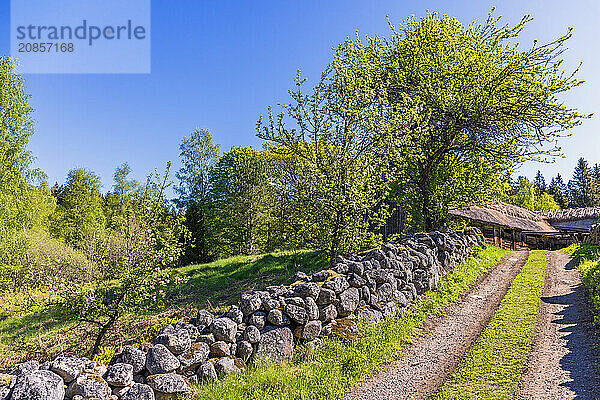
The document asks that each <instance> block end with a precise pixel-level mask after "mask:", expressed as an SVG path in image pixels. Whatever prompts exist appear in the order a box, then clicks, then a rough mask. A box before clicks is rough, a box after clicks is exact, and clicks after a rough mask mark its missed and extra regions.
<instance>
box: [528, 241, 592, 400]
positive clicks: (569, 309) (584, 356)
mask: <svg viewBox="0 0 600 400" xmlns="http://www.w3.org/2000/svg"><path fill="white" fill-rule="evenodd" d="M548 262H549V266H548V273H547V276H546V286H545V288H544V294H543V297H542V304H541V307H540V314H539V318H538V323H537V327H536V334H535V337H534V345H533V347H532V351H531V353H530V357H529V362H528V367H527V370H526V373H525V375H524V379H523V386H522V390H521V393H520V398H521V399H523V400H525V399H528V400H531V399H536V400H537V399H539V400H542V399H544V400H570V399H578V400H594V399H600V377H599V375H598V367H599V365H598V363H597V360H598V358H597V356H598V354H597V350H595V349H596V348H597V346H598V344H599V342H598V338H597V337H596V335H595V332H594V327H593V314H592V310H591V308H590V307H591V304H590V302H589V297H588V294H587V293H586V289H585V287H584V286H583V285H582V283H581V279H580V278H579V273H578V271H577V269H576V267H575V263H574V262H573V261H570V259H569V257H568V256H567V255H566V254H564V253H562V252H560V251H554V252H549V253H548Z"/></svg>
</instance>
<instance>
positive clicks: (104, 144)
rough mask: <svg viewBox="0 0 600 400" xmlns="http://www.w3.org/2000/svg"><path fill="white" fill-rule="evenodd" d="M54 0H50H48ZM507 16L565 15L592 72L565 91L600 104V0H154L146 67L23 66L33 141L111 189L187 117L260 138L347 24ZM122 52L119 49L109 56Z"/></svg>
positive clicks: (161, 154) (229, 142)
mask: <svg viewBox="0 0 600 400" xmlns="http://www.w3.org/2000/svg"><path fill="white" fill-rule="evenodd" d="M49 1H50V0H49ZM0 2H1V6H0V27H2V28H1V29H2V31H3V33H2V34H1V35H0V54H3V55H8V54H9V52H10V49H9V25H10V21H9V16H10V12H9V3H10V2H9V0H0ZM494 4H497V8H498V11H497V12H498V13H499V14H501V15H503V16H504V17H505V19H506V20H507V21H510V22H515V21H517V20H518V19H519V18H520V17H521V16H522V15H523V14H525V13H531V14H533V16H534V17H535V21H534V22H532V23H531V24H530V25H529V27H528V28H527V30H526V32H525V33H524V34H523V35H522V38H521V40H520V41H521V42H522V43H527V44H529V43H530V42H531V41H532V40H533V39H534V38H538V39H540V40H544V39H550V38H553V37H556V36H557V35H558V34H561V33H563V32H565V31H566V29H567V27H568V26H573V27H574V28H575V36H574V38H573V39H572V40H571V42H570V44H569V51H568V52H567V53H565V58H566V59H567V66H575V65H577V63H578V62H579V61H582V62H583V67H582V69H581V74H580V76H581V78H583V79H585V80H586V81H587V83H586V84H585V85H584V86H583V87H580V88H577V89H576V90H575V91H574V92H573V93H572V94H569V95H568V97H565V101H567V103H568V104H570V105H573V106H576V107H578V108H580V109H581V110H583V111H585V112H597V111H598V110H599V105H600V60H599V57H600V51H599V50H600V44H598V33H599V26H598V25H599V24H600V2H596V1H592V0H589V1H580V0H573V1H568V2H565V1H564V0H563V1H555V0H551V1H548V0H546V1H528V0H522V1H512V0H511V1H502V2H496V3H494V2H488V1H479V0H474V1H448V0H445V1H408V0H403V1H398V0H386V1H382V0H373V1H359V0H350V1H349V0H344V1H341V0H340V1H337V0H336V1H333V0H330V1H322V0H320V1H312V0H311V1H281V0H278V1H253V2H249V1H238V0H230V1H223V2H217V1H206V0H194V1H183V0H179V1H166V0H153V1H152V73H151V74H148V75H26V76H25V79H26V89H27V91H28V92H29V93H30V94H31V95H32V104H33V106H34V107H35V109H36V111H35V114H34V118H35V121H36V126H35V134H34V136H33V137H32V138H31V141H30V148H31V150H32V151H33V153H34V155H35V156H36V157H37V161H36V166H37V167H40V168H42V169H43V170H44V171H45V172H46V173H47V174H48V177H49V179H48V180H49V182H50V184H53V183H54V182H55V181H58V182H59V183H62V182H64V180H65V176H66V174H67V172H68V171H69V170H70V169H72V168H73V167H76V166H82V167H85V168H88V169H90V170H92V171H94V172H96V173H97V174H99V175H100V176H101V177H102V180H103V184H104V190H110V187H111V185H112V175H113V172H114V169H115V167H116V166H117V165H119V164H120V163H122V162H124V161H127V162H129V163H130V165H131V166H132V168H133V170H134V175H135V176H136V177H137V178H141V177H143V176H145V175H146V174H147V173H148V172H149V171H151V170H152V169H153V168H154V167H160V166H162V165H164V163H165V162H166V161H167V160H172V161H173V162H174V165H175V167H177V166H178V153H179V152H178V146H179V142H180V141H181V139H182V137H183V136H185V135H188V134H189V133H190V132H191V131H192V130H193V129H194V128H196V127H203V128H208V129H210V130H211V131H212V132H213V136H214V138H215V140H216V141H217V142H218V143H220V144H221V145H222V149H224V150H227V149H229V148H230V147H231V146H233V145H250V146H254V147H256V148H259V147H260V146H261V143H260V141H259V140H258V139H257V138H256V136H255V123H256V120H257V118H258V116H259V115H260V114H261V113H264V112H265V110H266V108H267V106H268V105H269V104H276V103H277V102H280V101H281V102H285V101H286V100H287V90H288V89H289V88H290V87H292V77H293V76H294V74H295V71H296V69H298V68H299V69H301V70H302V71H303V73H304V74H305V75H307V76H309V77H317V76H318V75H319V73H320V71H321V70H322V68H323V67H324V66H325V65H326V64H327V63H328V61H329V60H330V57H331V54H332V51H331V48H332V47H333V46H335V45H336V44H338V43H339V42H341V41H342V40H343V39H344V38H345V37H346V36H349V35H350V36H352V35H354V31H355V29H359V31H360V32H361V34H370V35H372V34H384V35H385V34H387V31H388V28H387V22H386V15H389V16H390V18H391V20H392V22H400V21H401V20H402V19H404V18H406V17H407V16H410V15H411V14H415V15H417V16H420V15H423V14H424V13H425V12H426V10H431V11H439V12H441V13H446V14H449V15H452V16H456V17H458V18H459V19H460V20H461V21H463V22H464V23H465V24H468V23H469V22H470V21H472V20H473V19H476V20H478V21H481V20H483V19H484V18H485V17H486V16H487V12H488V11H489V9H490V8H491V6H492V5H494ZM115 62H118V60H115ZM598 128H599V124H598V119H597V118H593V119H591V120H588V121H586V122H585V123H584V125H583V126H581V127H578V128H576V129H574V130H573V131H572V133H573V136H572V137H570V138H567V139H565V140H564V141H563V142H562V145H563V148H564V151H565V153H566V158H565V159H561V160H558V162H557V163H556V164H551V165H546V164H543V165H538V164H531V165H525V166H524V167H523V168H522V169H521V171H520V172H521V173H524V174H526V175H529V176H531V175H533V174H534V173H535V171H536V170H537V169H541V170H542V172H543V173H544V174H545V175H546V177H547V179H548V180H549V178H550V177H551V176H553V175H555V174H556V173H557V172H561V173H564V174H565V175H567V177H570V176H571V173H572V169H573V167H574V165H575V162H576V160H577V158H578V157H581V156H583V157H585V158H587V159H588V160H589V161H593V162H600V151H598V149H599V148H600V133H599V129H598Z"/></svg>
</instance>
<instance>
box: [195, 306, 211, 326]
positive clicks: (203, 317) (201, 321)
mask: <svg viewBox="0 0 600 400" xmlns="http://www.w3.org/2000/svg"><path fill="white" fill-rule="evenodd" d="M214 320H215V316H214V315H212V313H211V312H210V311H206V310H200V311H198V316H197V317H196V324H197V325H198V326H209V325H210V324H212V323H213V321H214Z"/></svg>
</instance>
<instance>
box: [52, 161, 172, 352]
mask: <svg viewBox="0 0 600 400" xmlns="http://www.w3.org/2000/svg"><path fill="white" fill-rule="evenodd" d="M169 167H170V164H169V165H168V167H167V171H166V172H165V174H164V176H161V175H160V174H157V173H155V174H153V175H151V176H150V177H149V178H148V180H147V182H146V184H145V185H144V186H143V187H142V188H141V189H139V190H138V191H137V192H136V193H135V194H134V196H133V204H134V205H135V206H134V207H132V208H131V210H130V211H129V212H128V215H127V223H126V224H124V225H123V226H122V227H121V228H120V230H119V231H118V232H114V233H112V234H107V235H106V236H105V237H102V238H100V239H98V240H97V241H96V244H95V251H94V252H93V253H92V258H93V261H95V262H96V263H97V264H99V265H101V267H102V269H103V271H104V279H102V280H98V281H95V282H92V283H90V284H70V283H69V282H66V281H58V282H57V289H58V295H59V296H60V297H61V298H62V300H63V302H64V304H65V306H67V307H68V308H69V309H70V310H71V311H72V312H73V313H74V314H76V315H77V317H78V318H79V320H80V321H81V322H85V323H89V324H91V325H94V326H96V327H97V333H96V339H95V341H94V345H93V347H92V349H91V355H94V354H96V353H97V352H98V350H99V348H100V346H101V345H102V341H103V339H104V337H105V336H106V334H107V332H108V331H109V329H110V328H111V327H113V326H114V324H115V323H116V322H117V320H118V319H119V318H121V317H122V316H123V315H124V314H126V313H128V312H130V311H133V310H135V309H138V308H141V307H148V306H160V305H161V304H162V302H163V301H164V299H165V296H166V294H167V292H166V289H167V287H168V285H169V284H170V283H171V280H172V279H173V274H172V273H170V271H169V270H168V267H170V266H173V265H175V264H176V263H177V261H178V259H179V256H180V253H181V247H180V244H179V240H178V239H179V238H180V237H181V235H182V233H183V228H182V223H181V222H182V221H181V217H180V216H179V215H177V214H175V213H173V212H172V210H171V209H170V207H169V206H168V203H167V201H166V198H165V189H166V188H167V187H168V186H169V185H170V182H169V181H168V170H169Z"/></svg>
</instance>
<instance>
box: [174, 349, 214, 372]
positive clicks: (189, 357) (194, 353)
mask: <svg viewBox="0 0 600 400" xmlns="http://www.w3.org/2000/svg"><path fill="white" fill-rule="evenodd" d="M209 353H210V346H209V345H208V344H206V343H193V344H192V346H191V347H190V348H189V350H188V351H186V352H185V353H183V354H181V355H180V356H179V357H177V358H178V359H179V363H180V365H179V369H178V371H189V370H192V369H195V368H196V367H198V366H199V365H200V364H202V363H203V362H204V361H206V360H207V359H208V354H209Z"/></svg>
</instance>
